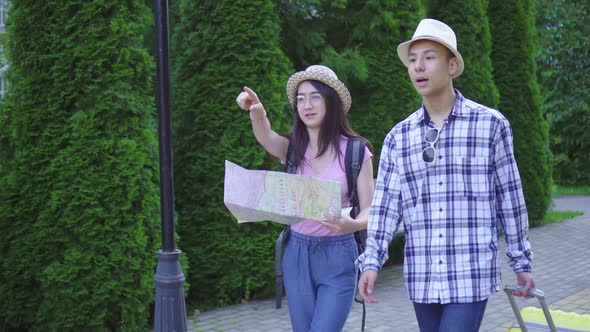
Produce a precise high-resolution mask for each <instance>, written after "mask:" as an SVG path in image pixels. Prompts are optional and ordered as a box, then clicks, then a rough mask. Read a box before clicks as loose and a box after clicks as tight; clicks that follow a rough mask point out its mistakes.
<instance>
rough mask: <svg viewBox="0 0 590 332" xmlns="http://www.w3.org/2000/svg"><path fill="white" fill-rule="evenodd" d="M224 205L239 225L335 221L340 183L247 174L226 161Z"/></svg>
mask: <svg viewBox="0 0 590 332" xmlns="http://www.w3.org/2000/svg"><path fill="white" fill-rule="evenodd" d="M223 202H224V203H225V206H226V207H227V208H228V209H229V210H230V212H231V213H232V214H233V216H234V217H235V218H236V219H237V220H238V222H240V223H241V222H252V221H263V220H270V221H274V222H278V223H281V224H287V225H291V224H295V223H298V222H300V221H302V220H305V219H324V220H325V217H324V213H326V212H328V213H330V214H331V215H333V216H335V217H339V216H340V215H341V213H346V214H348V212H349V211H350V209H345V210H343V211H341V209H340V183H338V182H336V181H328V180H318V179H314V178H312V177H310V176H305V175H296V174H287V173H283V172H273V171H258V170H248V169H245V168H243V167H240V166H239V165H236V164H234V163H232V162H229V161H227V160H226V161H225V185H224V196H223Z"/></svg>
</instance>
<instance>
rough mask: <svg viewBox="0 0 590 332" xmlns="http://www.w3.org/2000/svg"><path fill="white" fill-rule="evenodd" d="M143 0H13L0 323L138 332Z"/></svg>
mask: <svg viewBox="0 0 590 332" xmlns="http://www.w3.org/2000/svg"><path fill="white" fill-rule="evenodd" d="M146 14H149V12H147V11H146V7H145V6H144V1H143V0H142V1H126V2H120V1H116V0H111V1H107V0H104V1H94V2H86V1H73V0H70V1H64V0H60V1H57V0H52V1H13V2H12V5H11V8H10V18H9V26H8V34H7V35H8V43H7V53H8V59H9V63H10V69H9V73H8V75H9V79H10V83H11V85H10V93H9V94H8V95H7V96H6V98H5V100H4V104H3V107H2V110H1V113H0V114H1V117H2V118H1V120H2V126H3V130H2V132H1V142H2V145H3V149H2V153H3V156H2V161H1V162H2V164H3V167H2V168H1V169H0V170H1V172H2V173H1V181H2V185H1V186H0V197H1V198H2V199H0V230H1V231H0V246H1V250H2V256H0V294H2V296H1V297H0V321H1V322H2V323H0V330H6V331H12V330H29V331H81V330H86V331H88V330H92V331H101V330H104V331H106V330H128V331H139V330H140V329H141V328H142V327H143V326H145V325H146V323H147V321H148V318H149V316H150V304H151V303H153V293H154V290H153V285H152V284H153V282H152V279H153V277H154V273H155V271H154V269H155V250H156V249H157V245H158V243H159V240H158V234H159V204H158V182H157V181H158V177H157V176H158V172H157V160H158V159H157V133H156V124H155V115H156V114H155V110H154V104H155V103H154V100H153V98H151V97H149V96H150V95H152V93H153V86H152V78H153V72H154V66H153V64H152V62H153V61H152V59H150V58H149V56H148V54H147V53H146V51H145V50H144V48H143V41H142V39H141V35H142V33H143V25H144V24H145V18H146V17H147V16H146Z"/></svg>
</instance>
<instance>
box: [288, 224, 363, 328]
mask: <svg viewBox="0 0 590 332" xmlns="http://www.w3.org/2000/svg"><path fill="white" fill-rule="evenodd" d="M357 256H358V254H357V247H356V243H355V240H354V236H353V235H352V234H344V235H338V236H322V237H318V236H307V235H303V234H301V233H297V232H294V231H291V234H290V237H289V240H288V241H287V245H286V246H285V251H284V255H283V280H284V282H285V291H286V293H287V302H288V303H289V315H290V317H291V326H292V327H293V332H310V331H313V332H316V331H317V332H338V331H342V328H343V327H344V323H346V318H347V317H348V313H349V312H350V307H351V306H352V300H353V298H354V293H355V290H356V280H357V269H356V268H355V266H354V260H355V259H356V257H357Z"/></svg>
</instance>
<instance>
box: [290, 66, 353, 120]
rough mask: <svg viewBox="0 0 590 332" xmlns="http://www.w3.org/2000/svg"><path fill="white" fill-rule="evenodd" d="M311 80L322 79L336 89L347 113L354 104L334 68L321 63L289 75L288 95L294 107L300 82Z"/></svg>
mask: <svg viewBox="0 0 590 332" xmlns="http://www.w3.org/2000/svg"><path fill="white" fill-rule="evenodd" d="M309 80H314V81H320V82H322V83H324V84H326V85H327V86H329V87H331V88H332V89H334V91H336V93H337V94H338V96H340V100H341V101H342V107H344V112H346V113H347V112H348V111H350V105H351V104H352V98H351V97H350V92H349V91H348V89H347V88H346V86H345V85H344V83H342V82H340V80H338V76H336V73H334V71H332V69H330V68H328V67H326V66H321V65H313V66H309V67H307V69H305V70H304V71H299V72H296V73H295V74H293V75H291V77H289V80H288V81H287V97H289V103H291V105H293V107H295V94H296V93H297V87H298V86H299V83H301V82H303V81H309Z"/></svg>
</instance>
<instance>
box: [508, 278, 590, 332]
mask: <svg viewBox="0 0 590 332" xmlns="http://www.w3.org/2000/svg"><path fill="white" fill-rule="evenodd" d="M519 288H520V287H519V286H505V287H504V292H505V293H506V295H507V296H508V299H509V300H510V305H511V306H512V310H514V315H515V316H516V320H517V322H516V323H514V324H513V325H512V327H511V328H510V329H509V330H508V331H509V332H517V331H522V332H547V331H550V332H590V315H580V314H577V313H574V312H566V311H561V310H549V307H548V306H547V302H545V293H544V292H543V291H541V290H539V289H537V288H531V289H529V295H532V296H534V297H536V298H537V299H538V300H539V303H540V304H541V308H535V307H524V308H522V309H520V310H518V306H517V305H516V301H515V300H514V296H513V295H512V292H513V291H515V290H518V289H519Z"/></svg>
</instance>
